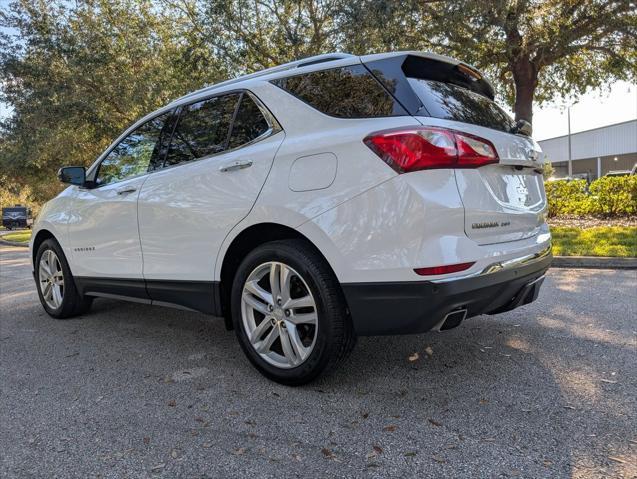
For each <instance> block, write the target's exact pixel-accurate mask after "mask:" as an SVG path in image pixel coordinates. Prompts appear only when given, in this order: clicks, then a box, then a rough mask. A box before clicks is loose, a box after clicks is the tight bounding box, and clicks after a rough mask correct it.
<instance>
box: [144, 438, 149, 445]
mask: <svg viewBox="0 0 637 479" xmlns="http://www.w3.org/2000/svg"><path fill="white" fill-rule="evenodd" d="M144 444H150V438H149V437H148V436H146V437H145V438H144Z"/></svg>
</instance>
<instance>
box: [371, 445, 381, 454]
mask: <svg viewBox="0 0 637 479" xmlns="http://www.w3.org/2000/svg"><path fill="white" fill-rule="evenodd" d="M372 449H373V450H374V452H375V453H376V454H382V453H383V448H382V447H380V446H372Z"/></svg>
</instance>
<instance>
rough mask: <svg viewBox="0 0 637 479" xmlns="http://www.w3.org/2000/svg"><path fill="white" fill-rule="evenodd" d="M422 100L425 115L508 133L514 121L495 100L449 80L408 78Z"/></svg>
mask: <svg viewBox="0 0 637 479" xmlns="http://www.w3.org/2000/svg"><path fill="white" fill-rule="evenodd" d="M407 80H408V81H409V84H410V85H411V88H412V89H413V90H414V92H415V93H416V95H418V98H420V101H422V103H423V106H424V108H425V110H427V111H426V112H424V111H423V112H421V113H420V114H425V115H428V116H431V117H434V118H440V119H442V120H455V121H461V122H464V123H471V124H473V125H479V126H485V127H487V128H493V129H494V130H500V131H505V132H510V131H511V129H512V128H513V127H514V126H515V123H514V121H513V120H512V119H511V117H510V116H509V115H507V113H506V112H505V111H504V110H503V109H502V108H500V107H499V106H498V105H497V104H496V103H495V102H494V101H492V100H490V99H488V98H487V97H485V96H482V95H480V94H478V93H475V92H473V91H471V90H468V89H466V88H463V87H461V86H458V85H453V84H451V83H444V82H440V81H434V80H421V79H417V78H408V79H407Z"/></svg>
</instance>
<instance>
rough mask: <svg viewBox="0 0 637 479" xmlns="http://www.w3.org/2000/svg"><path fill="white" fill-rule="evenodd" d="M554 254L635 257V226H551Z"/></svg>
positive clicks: (636, 230)
mask: <svg viewBox="0 0 637 479" xmlns="http://www.w3.org/2000/svg"><path fill="white" fill-rule="evenodd" d="M551 234H552V235H553V254H554V255H555V256H616V257H633V258H634V257H637V227H635V226H598V227H595V228H587V229H580V228H572V227H566V226H554V227H551Z"/></svg>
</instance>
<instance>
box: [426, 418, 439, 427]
mask: <svg viewBox="0 0 637 479" xmlns="http://www.w3.org/2000/svg"><path fill="white" fill-rule="evenodd" d="M427 421H429V422H430V423H431V424H433V425H434V426H436V427H440V426H442V424H441V423H439V422H438V421H434V420H433V419H431V418H428V419H427Z"/></svg>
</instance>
